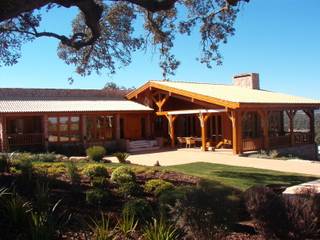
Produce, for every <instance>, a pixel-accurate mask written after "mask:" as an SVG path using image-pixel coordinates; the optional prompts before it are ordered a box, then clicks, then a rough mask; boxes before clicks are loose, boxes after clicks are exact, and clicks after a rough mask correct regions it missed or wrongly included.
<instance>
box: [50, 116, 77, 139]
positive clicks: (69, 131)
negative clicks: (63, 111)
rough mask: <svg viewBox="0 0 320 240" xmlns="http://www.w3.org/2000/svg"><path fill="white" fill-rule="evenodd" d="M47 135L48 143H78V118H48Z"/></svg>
mask: <svg viewBox="0 0 320 240" xmlns="http://www.w3.org/2000/svg"><path fill="white" fill-rule="evenodd" d="M48 133H49V137H48V141H49V142H79V141H80V140H81V134H80V117H79V116H59V117H56V116H54V117H49V118H48Z"/></svg>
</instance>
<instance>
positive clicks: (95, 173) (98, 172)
mask: <svg viewBox="0 0 320 240" xmlns="http://www.w3.org/2000/svg"><path fill="white" fill-rule="evenodd" d="M82 173H83V174H85V175H87V176H88V177H90V178H94V177H105V178H107V177H109V173H108V168H106V167H105V166H103V165H99V164H89V165H87V166H86V167H85V168H84V169H83V171H82Z"/></svg>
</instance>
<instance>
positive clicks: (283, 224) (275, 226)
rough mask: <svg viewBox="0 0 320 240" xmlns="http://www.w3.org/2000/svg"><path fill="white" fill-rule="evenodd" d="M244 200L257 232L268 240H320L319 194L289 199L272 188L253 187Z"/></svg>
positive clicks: (304, 193)
mask: <svg viewBox="0 0 320 240" xmlns="http://www.w3.org/2000/svg"><path fill="white" fill-rule="evenodd" d="M245 200H246V205H247V208H248V212H249V213H250V215H251V217H252V218H253V219H254V220H255V222H256V225H257V230H258V231H259V232H260V233H261V234H263V235H264V236H265V238H266V239H293V240H299V239H319V236H320V219H319V216H320V194H319V193H317V194H316V193H314V192H312V191H310V189H309V190H307V191H306V192H302V193H301V192H300V193H298V194H296V195H294V196H289V197H287V196H285V195H277V194H275V193H274V192H273V191H272V190H271V189H270V188H266V187H253V188H250V189H248V190H247V191H246V193H245Z"/></svg>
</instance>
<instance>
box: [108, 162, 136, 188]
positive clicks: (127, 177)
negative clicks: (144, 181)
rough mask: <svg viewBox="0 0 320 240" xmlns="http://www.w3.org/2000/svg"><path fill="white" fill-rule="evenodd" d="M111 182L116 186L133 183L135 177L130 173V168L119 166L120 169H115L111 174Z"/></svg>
mask: <svg viewBox="0 0 320 240" xmlns="http://www.w3.org/2000/svg"><path fill="white" fill-rule="evenodd" d="M111 180H112V181H114V182H116V183H118V184H123V183H127V182H135V181H136V175H135V173H134V172H133V171H132V169H131V168H129V167H125V166H121V167H118V168H116V169H115V170H114V171H113V172H112V174H111Z"/></svg>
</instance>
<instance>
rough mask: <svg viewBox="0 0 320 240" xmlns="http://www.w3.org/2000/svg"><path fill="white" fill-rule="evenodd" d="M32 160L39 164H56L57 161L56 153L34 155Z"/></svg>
mask: <svg viewBox="0 0 320 240" xmlns="http://www.w3.org/2000/svg"><path fill="white" fill-rule="evenodd" d="M32 158H33V159H32V160H33V161H37V162H54V161H55V160H56V154H55V153H39V154H33V155H32Z"/></svg>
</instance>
